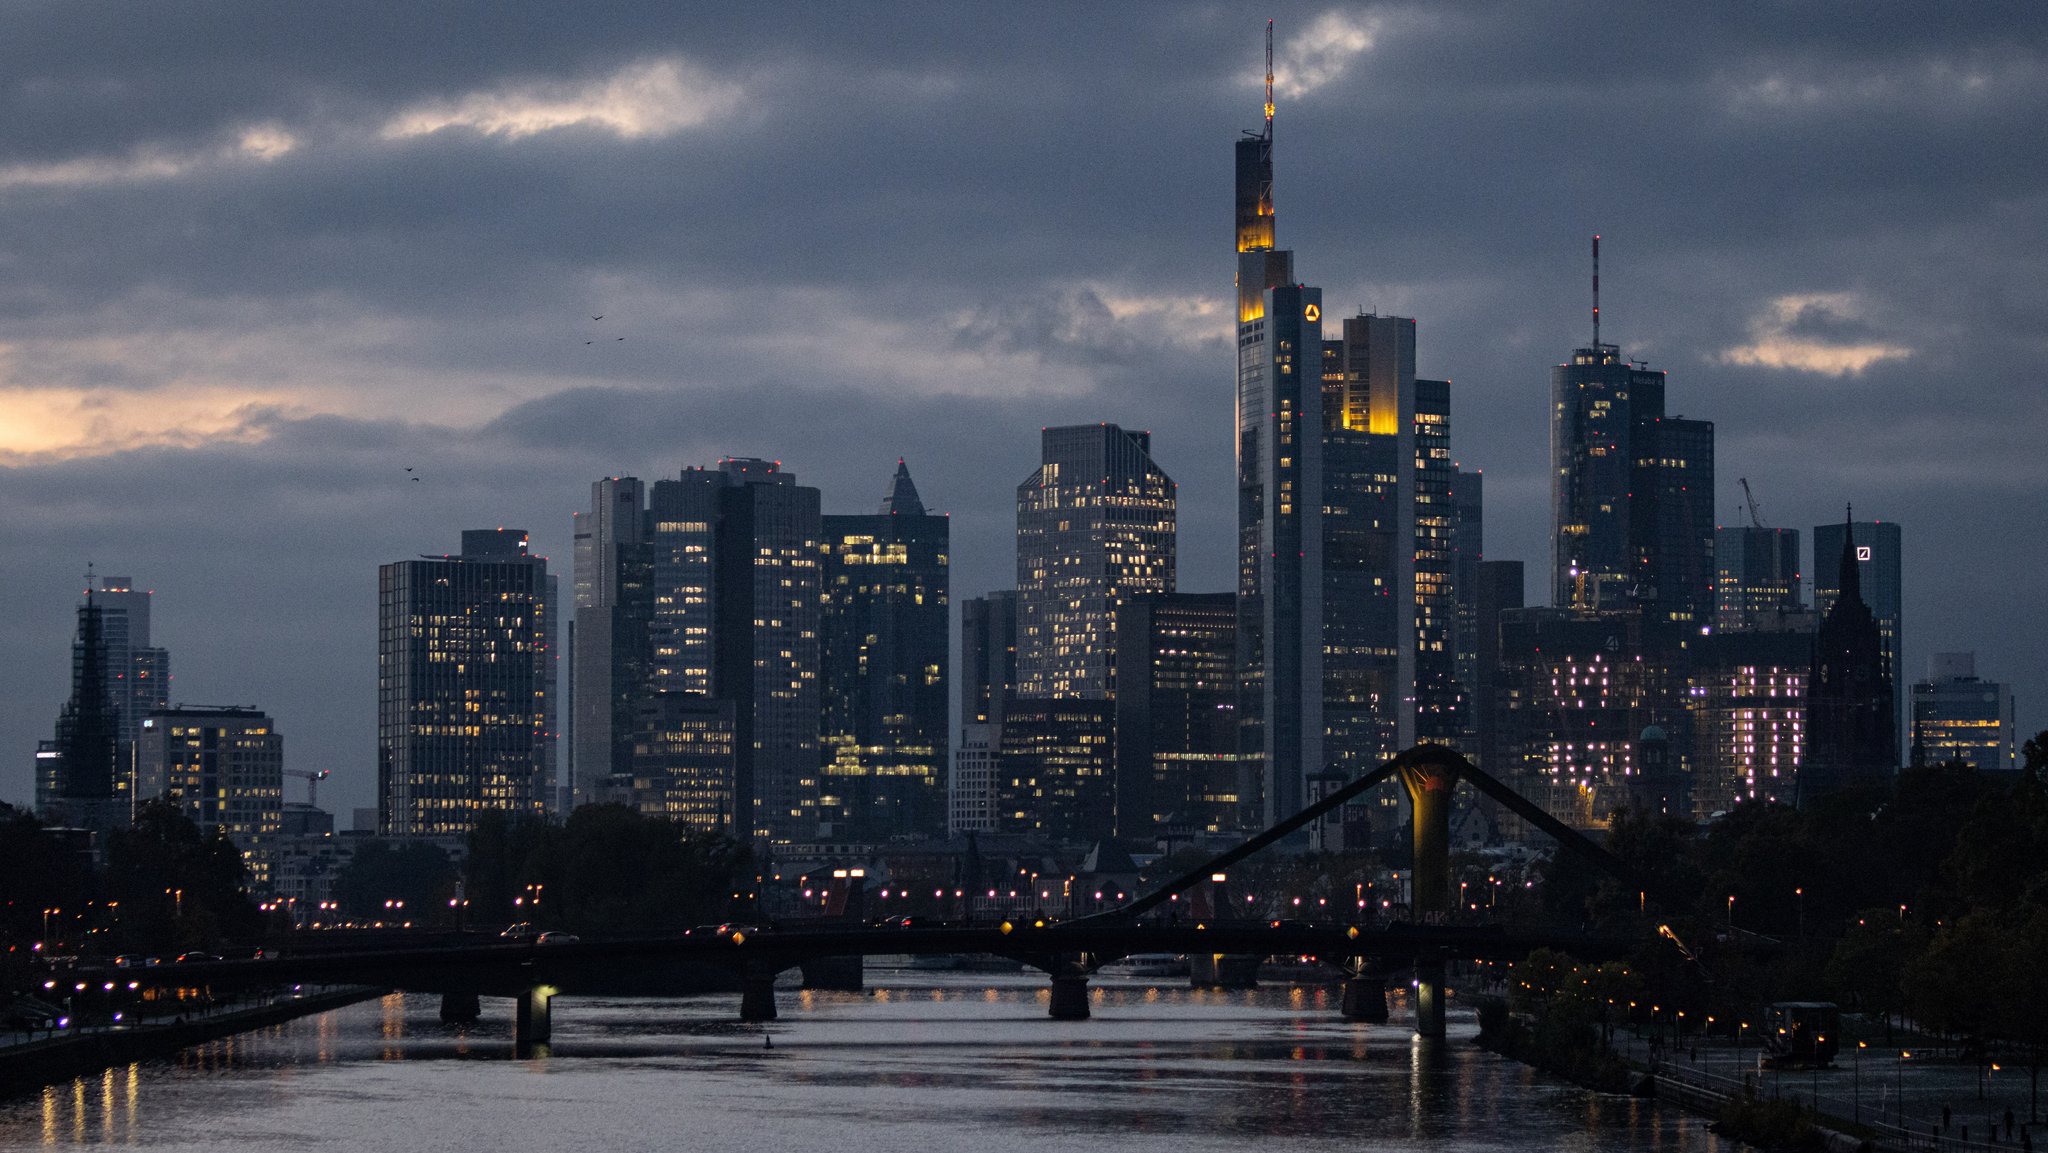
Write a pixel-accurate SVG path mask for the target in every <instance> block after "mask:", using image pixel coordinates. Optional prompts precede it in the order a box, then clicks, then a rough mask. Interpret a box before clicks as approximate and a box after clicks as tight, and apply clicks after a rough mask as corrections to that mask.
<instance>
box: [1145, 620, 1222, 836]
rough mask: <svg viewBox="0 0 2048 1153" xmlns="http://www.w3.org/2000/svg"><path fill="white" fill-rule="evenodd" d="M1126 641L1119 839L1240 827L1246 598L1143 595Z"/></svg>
mask: <svg viewBox="0 0 2048 1153" xmlns="http://www.w3.org/2000/svg"><path fill="white" fill-rule="evenodd" d="M1116 635H1117V670H1118V673H1117V689H1116V746H1115V754H1116V775H1115V790H1116V832H1117V835H1118V836H1120V837H1132V838H1138V839H1146V840H1149V839H1150V838H1152V837H1154V836H1155V835H1157V834H1159V833H1162V832H1166V831H1168V830H1171V831H1174V832H1179V833H1195V832H1216V833H1221V832H1229V831H1231V830H1233V829H1235V828H1236V827H1237V826H1236V822H1237V820H1238V817H1239V815H1240V808H1239V800H1238V790H1239V789H1240V788H1241V787H1243V783H1244V782H1243V781H1242V779H1241V778H1240V775H1239V772H1238V753H1237V598H1236V597H1235V596H1234V595H1232V594H1230V593H1172V594H1165V595H1155V596H1141V597H1134V598H1132V599H1131V600H1129V601H1126V602H1125V603H1124V608H1123V611H1122V612H1121V613H1120V614H1118V616H1117V626H1116Z"/></svg>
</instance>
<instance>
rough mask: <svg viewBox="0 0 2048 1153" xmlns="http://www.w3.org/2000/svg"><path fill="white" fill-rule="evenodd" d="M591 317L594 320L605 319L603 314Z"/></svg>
mask: <svg viewBox="0 0 2048 1153" xmlns="http://www.w3.org/2000/svg"><path fill="white" fill-rule="evenodd" d="M590 319H592V320H603V319H604V317H602V316H593V317H591V318H590Z"/></svg>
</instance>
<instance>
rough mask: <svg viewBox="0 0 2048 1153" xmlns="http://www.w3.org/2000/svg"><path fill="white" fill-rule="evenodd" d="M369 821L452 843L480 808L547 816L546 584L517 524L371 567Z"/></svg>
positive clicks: (549, 653)
mask: <svg viewBox="0 0 2048 1153" xmlns="http://www.w3.org/2000/svg"><path fill="white" fill-rule="evenodd" d="M377 576H378V638H377V786H378V787H377V796H378V813H377V825H378V830H379V832H381V833H383V834H384V835H386V836H397V837H418V836H439V837H459V836H463V835H465V834H467V833H468V832H469V830H470V828H471V827H472V826H473V825H474V824H475V821H476V814H477V813H478V812H479V811H481V810H484V809H501V810H506V811H509V812H514V813H531V814H535V815H538V814H540V813H543V812H544V811H545V809H546V804H547V797H548V793H549V785H550V783H551V777H552V772H551V770H552V765H553V755H552V753H553V744H554V734H553V731H552V729H551V727H550V725H551V718H552V713H553V708H552V703H551V701H550V700H549V698H550V696H551V695H552V693H553V684H552V680H553V672H554V659H553V650H552V647H551V639H550V638H551V632H552V620H551V617H552V611H553V603H552V602H553V590H552V582H551V580H550V578H549V576H548V570H547V561H546V560H545V559H543V558H541V557H536V556H531V555H529V554H528V553H527V552H526V533H525V532H524V531H522V530H516V529H515V530H503V529H499V530H489V529H487V530H478V531H472V532H465V533H463V551H462V553H461V554H460V555H456V556H441V557H422V558H420V559H418V560H407V561H397V562H395V563H392V564H387V565H383V566H381V567H380V568H379V569H378V574H377Z"/></svg>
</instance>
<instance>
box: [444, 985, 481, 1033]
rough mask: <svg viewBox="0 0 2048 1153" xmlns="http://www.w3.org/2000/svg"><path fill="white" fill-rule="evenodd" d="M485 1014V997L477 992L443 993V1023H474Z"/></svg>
mask: <svg viewBox="0 0 2048 1153" xmlns="http://www.w3.org/2000/svg"><path fill="white" fill-rule="evenodd" d="M483 1015H484V1005H483V998H481V997H478V996H477V995H476V994H475V993H443V994H441V1023H442V1024H443V1025H473V1024H475V1023H476V1022H477V1020H478V1019H480V1018H481V1017H482V1016H483Z"/></svg>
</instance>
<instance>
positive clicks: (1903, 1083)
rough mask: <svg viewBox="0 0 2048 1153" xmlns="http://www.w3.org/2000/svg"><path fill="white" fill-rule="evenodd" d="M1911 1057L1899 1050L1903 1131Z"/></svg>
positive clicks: (1900, 1126) (1901, 1124)
mask: <svg viewBox="0 0 2048 1153" xmlns="http://www.w3.org/2000/svg"><path fill="white" fill-rule="evenodd" d="M1899 907H1900V908H1902V909H1903V908H1905V906H1904V905H1901V906H1899ZM1912 1055H1913V1054H1912V1053H1910V1052H1908V1051H1907V1050H1905V1049H1901V1050H1899V1128H1900V1129H1904V1128H1905V1127H1906V1061H1907V1059H1908V1058H1910V1057H1912Z"/></svg>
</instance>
